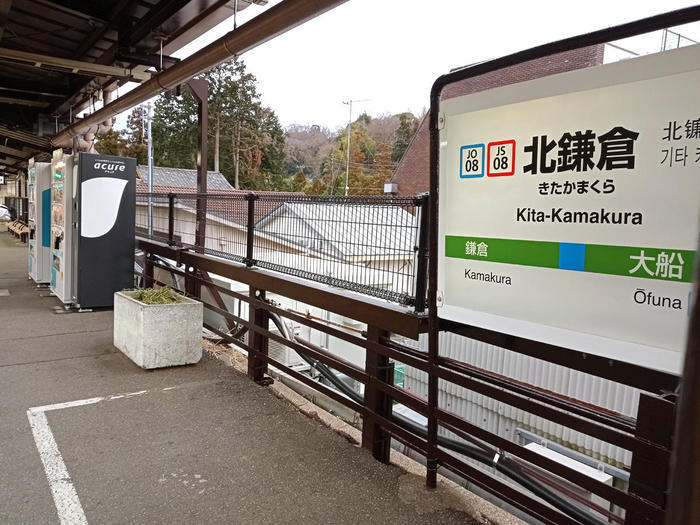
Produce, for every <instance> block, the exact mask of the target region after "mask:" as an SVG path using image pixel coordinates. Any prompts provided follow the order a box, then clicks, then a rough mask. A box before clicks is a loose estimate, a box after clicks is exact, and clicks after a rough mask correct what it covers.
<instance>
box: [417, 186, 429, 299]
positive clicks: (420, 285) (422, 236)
mask: <svg viewBox="0 0 700 525" xmlns="http://www.w3.org/2000/svg"><path fill="white" fill-rule="evenodd" d="M428 197H429V195H428V194H427V193H423V194H422V195H419V196H418V197H416V206H418V207H419V209H420V222H419V224H418V228H419V229H418V246H417V251H418V253H417V255H418V262H417V264H416V308H415V311H416V313H421V312H424V311H425V306H426V304H425V303H426V292H427V290H428V234H429V231H428V217H429V214H428Z"/></svg>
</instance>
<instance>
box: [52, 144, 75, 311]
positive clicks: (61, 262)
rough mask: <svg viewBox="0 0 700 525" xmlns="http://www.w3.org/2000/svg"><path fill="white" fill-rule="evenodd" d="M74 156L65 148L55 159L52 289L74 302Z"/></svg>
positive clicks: (63, 297)
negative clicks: (72, 220) (67, 152)
mask: <svg viewBox="0 0 700 525" xmlns="http://www.w3.org/2000/svg"><path fill="white" fill-rule="evenodd" d="M73 168H74V166H73V156H71V155H65V154H64V153H63V150H60V149H59V150H56V151H54V152H53V158H52V159H51V284H50V288H51V292H52V293H53V294H54V295H55V296H56V297H58V298H59V299H60V300H61V302H63V303H64V304H70V303H72V302H73V280H72V278H73V272H72V266H71V262H72V261H71V259H72V255H73V250H72V234H73V227H72V223H71V219H72V216H73V215H72V209H73V179H74V173H73V171H74V169H73Z"/></svg>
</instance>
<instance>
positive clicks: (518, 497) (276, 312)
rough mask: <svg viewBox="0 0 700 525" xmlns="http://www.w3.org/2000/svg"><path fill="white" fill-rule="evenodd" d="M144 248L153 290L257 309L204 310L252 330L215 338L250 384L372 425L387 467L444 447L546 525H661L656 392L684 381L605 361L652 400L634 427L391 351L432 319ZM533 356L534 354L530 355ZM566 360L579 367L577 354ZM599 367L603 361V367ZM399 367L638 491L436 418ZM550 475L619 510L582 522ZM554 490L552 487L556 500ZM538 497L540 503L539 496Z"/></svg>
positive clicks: (221, 306)
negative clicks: (585, 458) (623, 470)
mask: <svg viewBox="0 0 700 525" xmlns="http://www.w3.org/2000/svg"><path fill="white" fill-rule="evenodd" d="M137 244H138V246H139V248H140V249H142V250H143V251H144V252H146V254H147V262H146V265H145V270H144V273H143V277H144V280H145V284H146V285H152V284H157V283H158V281H157V280H156V278H155V275H157V274H158V273H159V272H165V273H166V274H167V273H170V274H173V275H178V276H180V277H182V278H184V282H185V286H184V288H185V289H184V290H182V291H183V292H185V293H187V294H189V295H190V296H192V297H195V298H199V299H200V300H201V298H202V297H203V294H202V289H203V288H207V289H208V291H209V293H208V294H205V295H207V296H209V297H215V298H216V297H217V296H220V297H223V296H229V297H232V298H234V299H237V300H238V301H241V302H242V303H244V304H247V305H248V314H247V316H237V315H235V314H233V313H231V312H229V311H228V310H227V309H226V307H225V303H224V302H223V301H220V300H214V302H212V303H209V302H207V301H203V302H204V306H205V308H206V309H207V310H209V311H210V312H214V313H216V314H219V315H220V316H221V317H223V318H224V319H226V320H227V321H229V322H230V323H231V324H232V325H235V326H237V327H244V328H245V329H246V330H247V331H248V334H249V335H248V338H247V340H245V341H243V340H241V338H239V337H233V336H232V335H229V334H227V333H226V332H225V331H223V330H221V329H219V328H217V327H213V326H207V328H209V329H210V330H211V331H212V332H214V333H216V334H217V335H218V336H219V337H220V338H221V339H222V340H224V341H226V342H228V343H233V344H234V345H236V346H238V347H240V348H243V349H244V350H246V351H247V352H248V374H249V376H250V377H251V379H253V380H255V381H260V382H263V381H265V380H266V376H265V374H266V372H267V369H268V367H269V366H272V367H274V368H276V369H278V370H280V371H283V372H284V373H286V374H288V375H290V376H292V377H294V378H295V379H297V380H299V381H300V382H302V383H304V384H305V385H307V386H309V387H311V388H313V389H315V390H317V391H319V392H321V393H322V394H325V395H326V396H328V397H330V398H331V399H333V400H335V401H336V402H338V403H340V404H342V405H344V406H346V407H348V408H350V409H351V410H354V411H355V412H357V413H358V414H359V415H360V416H361V417H362V420H363V425H362V436H363V440H362V441H363V447H365V448H367V449H368V450H370V451H371V452H372V454H373V455H374V457H375V458H376V459H378V460H379V461H382V462H385V463H387V462H388V461H389V444H390V439H392V438H393V439H395V440H397V441H399V442H401V443H403V444H404V445H406V446H408V447H409V448H411V449H412V450H414V451H416V452H418V453H419V454H420V455H422V456H424V457H425V458H429V455H430V453H431V447H433V446H434V448H435V449H437V454H436V458H435V459H436V461H437V466H438V467H441V468H443V469H445V470H447V471H451V472H452V473H454V474H456V475H458V476H460V477H462V478H464V479H466V480H469V481H470V482H471V483H473V484H474V485H476V486H479V487H481V488H483V489H484V490H487V491H488V492H490V493H491V494H493V495H495V496H497V497H498V498H500V499H502V500H503V501H506V502H508V503H509V504H511V505H513V506H515V507H516V508H518V509H521V510H522V511H524V512H526V513H527V514H528V515H530V516H532V517H534V518H536V519H539V520H541V521H543V522H545V523H551V524H561V523H592V524H596V523H598V524H600V523H607V522H608V521H607V520H610V521H613V522H618V523H621V522H623V520H624V518H623V517H621V516H620V515H616V514H615V513H613V512H612V511H611V508H612V506H613V505H614V506H617V507H619V508H621V509H624V510H625V512H626V519H627V521H624V522H625V523H638V522H642V518H643V520H644V522H645V523H663V519H664V508H665V490H666V486H665V480H666V476H665V471H666V469H667V466H668V463H669V457H670V448H671V433H672V428H673V414H674V408H675V405H674V403H673V402H672V401H669V400H666V399H665V398H664V397H662V396H660V395H657V394H655V393H654V392H656V393H658V392H660V391H661V390H665V389H668V388H673V387H674V382H677V380H678V378H675V377H674V376H670V375H667V374H662V373H656V374H654V373H652V374H651V375H649V376H648V377H647V376H646V375H643V374H642V375H639V374H637V372H640V371H639V370H636V369H635V368H634V367H633V366H631V365H630V368H629V369H626V368H625V367H626V366H627V365H625V364H624V363H619V362H610V361H608V360H605V366H604V369H600V373H599V374H596V375H599V376H601V377H608V376H611V373H610V372H609V369H613V370H615V371H617V372H620V371H622V370H623V369H624V373H620V374H618V375H617V377H616V378H615V379H616V380H617V381H622V382H623V383H627V384H630V385H634V386H636V387H637V388H641V389H644V390H647V392H644V393H642V394H641V396H640V403H639V411H638V414H637V417H636V418H630V417H626V416H622V415H619V414H616V413H614V412H611V411H610V410H606V409H603V408H601V407H597V406H593V405H591V404H588V403H584V402H583V401H580V400H575V399H571V398H569V397H566V396H562V395H559V394H556V393H554V392H549V391H544V390H542V389H539V388H538V387H537V386H536V385H529V384H526V383H523V382H519V381H514V380H512V379H509V378H507V377H504V376H501V375H498V374H494V373H492V372H488V371H485V370H482V369H479V368H477V367H474V366H472V365H470V364H468V363H463V362H459V361H455V360H452V359H447V358H444V357H441V358H440V359H439V360H438V363H437V365H433V364H432V363H431V361H430V358H429V355H428V354H427V353H425V352H422V351H419V350H416V349H414V348H409V347H407V346H405V345H403V344H400V343H398V342H396V341H395V340H393V339H391V337H390V334H392V333H394V334H398V335H401V336H403V337H407V338H409V339H414V340H415V339H417V338H418V336H419V334H420V333H422V332H424V331H425V330H426V318H425V317H424V316H423V315H417V314H415V313H414V312H412V311H408V310H406V309H402V308H400V307H398V306H396V307H394V306H391V305H389V304H386V305H378V304H376V303H373V302H368V301H365V300H363V299H361V298H360V297H352V296H348V294H347V293H344V292H341V291H336V290H333V289H323V288H319V287H318V286H317V285H314V284H313V283H309V282H306V281H304V280H297V279H293V278H290V277H288V276H285V275H279V274H277V273H275V272H269V271H266V270H263V269H253V268H247V267H245V266H244V265H240V264H232V263H230V262H228V261H223V260H221V259H218V258H214V257H210V256H208V255H207V254H201V253H196V252H195V251H194V250H187V249H183V248H180V247H171V246H168V245H167V244H165V243H158V242H154V241H149V240H145V239H139V240H138V241H137ZM158 258H164V259H168V260H170V261H173V262H174V263H175V264H179V265H180V266H178V267H173V266H170V265H168V264H165V263H164V262H162V261H163V259H158ZM210 274H211V275H218V276H222V277H225V278H228V279H232V280H234V281H237V282H240V283H243V284H245V285H247V286H248V287H249V293H247V294H246V293H240V292H236V291H233V290H230V289H227V288H222V287H220V286H217V285H216V284H214V283H213V282H212V280H211V279H210V278H209V277H208V276H209V275H210ZM266 294H276V295H279V296H284V297H288V298H291V299H295V300H297V301H299V302H303V303H305V304H307V305H310V306H314V307H318V308H321V309H324V310H328V311H331V312H334V313H336V314H339V315H342V316H344V317H347V318H351V319H355V320H358V321H361V322H363V323H365V324H366V325H367V329H366V331H364V332H363V333H362V335H358V334H357V333H354V332H349V331H345V330H343V329H341V328H339V327H335V326H332V325H329V324H327V323H325V322H323V321H322V320H321V321H318V320H315V319H313V318H312V317H310V316H307V315H302V314H299V313H297V312H294V311H290V310H287V309H284V308H282V307H280V306H277V305H276V304H273V303H271V302H269V301H267V300H266ZM271 316H279V317H281V318H284V319H286V320H289V321H292V322H294V323H298V324H299V325H303V326H306V327H309V328H311V329H313V330H317V331H319V332H321V333H325V334H328V335H329V336H331V337H335V338H338V339H341V340H343V341H345V342H348V343H352V344H354V345H357V346H359V347H361V348H364V349H365V352H366V354H365V355H366V364H365V367H364V368H361V367H358V366H357V365H355V364H352V363H349V362H347V361H345V360H343V359H341V358H339V357H338V356H336V355H334V354H332V353H331V352H329V351H327V350H326V349H323V348H320V347H317V346H314V345H311V344H308V343H306V342H304V341H303V340H301V339H299V338H294V339H287V338H285V337H284V336H283V335H280V334H279V333H277V332H275V331H272V330H271V329H270V326H269V325H270V318H271ZM442 329H443V330H446V331H454V332H459V331H460V329H461V330H465V328H464V327H463V326H461V325H460V326H456V325H453V324H445V325H444V326H443V327H442ZM469 335H470V336H471V337H473V338H476V339H480V340H488V341H490V337H492V336H493V334H490V333H488V332H483V333H482V332H479V331H477V330H476V329H474V330H471V331H469ZM270 343H275V344H279V345H283V346H286V347H288V348H291V349H292V350H294V351H295V352H297V353H298V354H300V355H302V356H305V357H306V358H307V359H311V360H313V362H315V363H317V366H318V367H323V366H325V367H328V368H329V369H333V370H336V371H338V372H340V373H342V374H345V375H347V376H349V377H351V378H352V379H354V380H355V381H358V382H360V383H362V384H363V385H364V388H365V390H364V396H354V397H353V396H352V395H349V394H348V393H347V392H342V391H338V390H337V389H335V388H331V387H329V386H327V385H324V384H322V383H319V382H318V381H315V380H314V379H312V378H311V377H310V376H308V375H306V374H303V373H301V372H299V371H297V370H294V369H292V368H290V367H288V366H286V365H285V364H284V363H281V362H279V361H277V360H275V359H273V358H271V357H270V355H269V353H268V347H269V344H270ZM525 343H526V341H524V340H519V342H518V344H519V345H521V346H518V345H517V344H516V345H510V346H514V348H515V351H516V352H518V351H520V350H524V349H526V344H525ZM524 353H526V354H527V353H528V352H527V350H525V352H524ZM567 355H569V356H570V355H571V352H569V353H568V354H567ZM589 357H590V358H592V359H594V361H595V358H594V357H593V356H589ZM558 359H559V361H560V364H564V365H565V366H569V367H570V368H573V369H576V370H582V371H585V372H587V373H592V372H593V373H595V366H596V364H595V362H594V364H593V365H591V364H590V362H589V361H588V360H587V359H577V358H574V357H569V358H562V357H561V353H560V354H559V358H558ZM394 363H404V364H406V365H407V366H412V367H415V368H416V369H418V370H421V371H424V372H426V373H427V374H428V375H429V376H433V377H435V378H436V379H437V380H439V381H442V382H447V383H451V384H454V385H459V386H461V387H464V388H466V389H468V390H470V391H473V392H477V393H480V394H483V395H485V396H487V397H489V398H491V399H494V400H497V401H499V402H501V403H504V404H506V405H509V406H512V407H516V408H519V409H521V410H523V411H526V412H528V413H530V414H532V415H535V416H539V417H542V418H544V419H547V420H549V421H552V422H554V423H558V424H561V425H564V426H566V427H568V428H570V429H572V430H576V431H579V432H582V433H584V434H586V435H588V436H592V437H595V438H598V439H600V440H603V441H606V442H608V443H611V444H614V445H616V446H619V447H622V448H624V449H627V450H629V451H631V452H632V453H633V460H632V467H631V472H630V481H629V488H628V489H627V490H623V489H620V488H616V487H613V486H610V485H607V484H605V483H602V482H600V481H598V480H595V479H593V478H591V477H588V476H586V475H585V474H582V473H581V472H579V471H577V470H575V469H572V468H569V467H567V466H565V465H563V464H560V463H558V462H555V461H553V460H551V459H547V458H545V457H543V456H541V455H539V454H537V453H535V452H533V451H531V450H529V449H527V448H525V447H523V446H521V445H519V444H518V443H516V442H513V441H510V440H508V439H506V438H504V437H502V436H499V435H497V434H494V433H492V432H489V431H487V430H485V429H484V428H482V427H480V426H479V425H478V424H476V423H474V422H470V421H467V420H466V419H464V418H462V417H460V416H459V415H457V414H455V413H453V412H452V411H450V410H448V409H447V408H445V407H442V406H439V405H437V403H436V404H435V406H436V408H435V410H432V411H431V409H430V406H431V403H430V399H426V398H423V397H420V396H416V395H415V394H413V393H411V392H409V391H407V390H405V389H403V388H400V387H397V386H395V385H394V384H393V366H394ZM598 364H600V363H598ZM429 395H430V394H429ZM394 401H395V402H398V403H402V404H404V405H405V406H407V407H409V408H411V409H413V410H415V411H416V412H418V413H420V414H421V415H423V416H424V417H426V418H427V419H428V421H429V422H431V421H432V424H433V425H436V426H437V427H439V428H443V429H445V430H448V431H450V432H452V433H454V434H455V435H457V436H459V438H461V441H458V440H452V441H454V442H444V439H443V438H438V440H437V441H436V442H435V443H434V444H433V443H431V439H430V433H429V432H428V431H427V430H426V429H420V428H417V427H416V426H415V425H414V426H412V427H411V426H407V425H406V424H405V421H402V420H401V419H397V416H396V415H395V414H393V413H392V402H394ZM649 422H653V423H652V424H649ZM441 439H442V441H440V440H441ZM455 443H456V445H455ZM475 460H476V461H478V462H479V463H482V464H484V463H486V464H489V466H491V467H493V468H495V470H496V471H498V472H500V473H501V474H505V475H506V476H508V477H510V478H513V479H516V480H517V481H518V483H519V484H520V485H521V486H523V487H524V488H525V489H526V490H522V489H518V488H514V486H513V485H512V484H511V483H506V482H505V481H503V479H502V478H500V477H498V476H496V475H494V473H492V472H487V471H485V470H484V469H483V468H481V467H477V466H475V464H474V461H475ZM543 472H546V473H549V476H548V477H547V478H546V482H545V481H542V479H541V478H542V477H543ZM552 474H553V475H554V476H558V477H560V478H562V479H563V480H566V482H567V483H568V484H573V485H576V486H578V487H580V488H581V489H583V490H584V491H588V492H590V493H593V494H596V495H597V496H599V497H601V498H603V499H604V500H607V501H608V502H609V503H610V506H611V508H602V507H600V506H597V505H595V504H592V503H590V502H586V503H587V508H584V510H582V508H581V505H580V504H579V505H578V507H577V506H576V504H575V503H573V502H574V501H576V500H577V499H579V500H580V499H581V498H580V497H579V496H576V495H575V494H572V493H571V490H570V488H567V487H566V486H564V485H565V484H564V483H558V482H557V481H556V478H554V479H555V480H554V481H553V479H552V477H551V475H552ZM551 485H554V486H555V487H556V490H555V489H553V488H552V486H551ZM532 491H534V494H536V496H537V497H535V496H533V492H532ZM543 499H544V500H545V501H544V502H543ZM553 505H554V506H553Z"/></svg>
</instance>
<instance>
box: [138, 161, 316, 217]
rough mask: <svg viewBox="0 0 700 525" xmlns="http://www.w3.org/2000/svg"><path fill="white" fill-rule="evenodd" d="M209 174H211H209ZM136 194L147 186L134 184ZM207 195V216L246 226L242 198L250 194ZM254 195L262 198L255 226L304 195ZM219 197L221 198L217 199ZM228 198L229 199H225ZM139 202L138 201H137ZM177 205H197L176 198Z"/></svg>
mask: <svg viewBox="0 0 700 525" xmlns="http://www.w3.org/2000/svg"><path fill="white" fill-rule="evenodd" d="M209 173H210V174H211V173H212V172H209ZM136 192H137V193H147V192H148V185H146V184H144V183H143V182H137V183H136ZM153 192H154V193H176V194H180V195H182V194H190V193H195V192H196V189H195V188H194V187H178V186H170V185H154V186H153ZM208 193H214V194H215V196H211V197H208V198H207V214H211V215H214V216H218V217H220V218H222V219H225V220H230V221H234V222H237V223H239V224H244V225H245V224H246V223H247V220H248V201H246V200H245V199H243V198H242V197H243V196H245V195H247V194H248V193H250V191H249V190H235V189H233V188H230V189H225V190H213V189H211V188H209V192H208ZM255 193H256V195H260V196H261V197H263V198H260V199H257V200H256V201H255V214H254V219H255V222H256V224H257V223H258V222H259V221H260V220H261V219H263V218H264V217H266V216H268V215H269V214H270V213H272V212H273V211H274V210H276V209H277V208H278V207H279V206H280V205H281V204H282V203H283V202H284V199H285V198H287V197H290V198H291V197H299V196H300V195H304V194H303V193H294V192H284V191H256V192H255ZM219 196H221V197H219ZM265 196H272V197H274V199H271V200H268V199H265V198H264V197H265ZM227 197H229V198H227ZM139 202H140V201H139ZM177 202H178V204H181V205H184V206H187V207H191V208H193V209H194V208H196V207H197V204H196V202H195V199H194V198H191V199H187V198H186V197H185V198H182V197H181V198H178V201H177Z"/></svg>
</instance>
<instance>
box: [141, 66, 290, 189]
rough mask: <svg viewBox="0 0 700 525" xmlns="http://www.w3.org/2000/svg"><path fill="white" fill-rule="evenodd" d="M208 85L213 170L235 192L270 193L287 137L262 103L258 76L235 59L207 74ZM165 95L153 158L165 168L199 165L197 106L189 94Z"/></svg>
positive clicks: (156, 121)
mask: <svg viewBox="0 0 700 525" xmlns="http://www.w3.org/2000/svg"><path fill="white" fill-rule="evenodd" d="M203 78H205V79H206V80H208V81H209V119H208V122H209V129H208V130H207V131H208V137H209V153H210V154H209V159H208V160H209V168H210V169H211V168H218V169H219V170H220V171H221V173H223V175H224V176H225V177H226V178H227V179H228V180H229V181H230V182H231V183H232V184H233V185H234V187H236V188H246V189H259V190H262V189H272V188H273V187H275V186H277V185H279V184H281V183H282V179H281V175H282V173H283V171H284V132H283V130H282V127H281V126H280V123H279V120H278V119H277V116H276V115H275V114H274V112H273V111H272V110H271V109H270V108H265V107H263V106H262V104H261V102H260V95H259V94H258V92H257V87H256V80H255V77H254V76H253V75H252V74H250V73H247V72H246V68H245V64H244V63H243V62H241V61H237V60H231V61H229V62H225V63H223V64H221V65H219V66H217V67H215V68H214V69H212V70H211V71H209V72H207V73H206V74H204V75H203ZM182 91H183V93H182V96H180V97H172V96H170V97H168V96H161V97H159V98H158V100H157V102H156V109H155V118H154V121H153V141H154V155H155V158H156V163H157V164H159V165H163V166H171V167H182V168H194V167H195V166H196V157H195V154H196V144H197V104H196V103H195V100H194V97H193V96H192V94H191V93H189V91H188V90H186V89H183V90H182Z"/></svg>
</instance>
